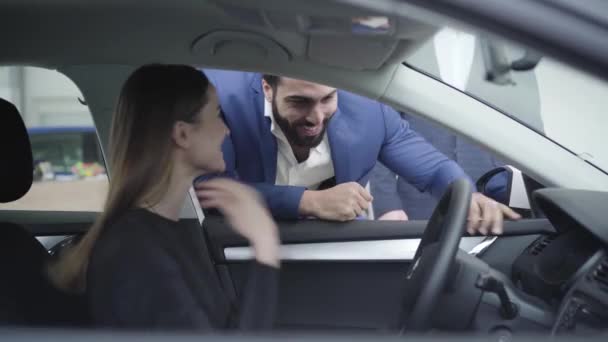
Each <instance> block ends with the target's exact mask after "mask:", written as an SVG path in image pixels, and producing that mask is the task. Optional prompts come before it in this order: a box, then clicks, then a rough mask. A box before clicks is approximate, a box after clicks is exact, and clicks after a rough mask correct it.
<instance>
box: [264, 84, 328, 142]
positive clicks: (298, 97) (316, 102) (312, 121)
mask: <svg viewBox="0 0 608 342" xmlns="http://www.w3.org/2000/svg"><path fill="white" fill-rule="evenodd" d="M262 84H263V88H264V96H265V97H266V99H267V100H269V101H270V102H271V103H272V113H273V116H274V119H275V121H276V123H277V125H279V127H281V130H283V133H284V134H285V136H286V137H287V140H289V143H290V144H291V145H292V146H295V147H308V148H312V147H316V146H317V145H319V144H320V143H321V141H322V140H323V135H324V134H325V130H326V128H327V123H328V122H329V119H330V118H331V117H332V115H333V114H334V113H335V112H336V109H337V107H338V94H337V91H336V88H331V87H328V86H324V85H321V84H318V83H312V82H308V81H302V80H298V79H294V78H287V77H281V78H280V80H279V83H278V85H277V87H276V91H273V89H272V87H270V85H269V84H267V83H266V82H265V81H262Z"/></svg>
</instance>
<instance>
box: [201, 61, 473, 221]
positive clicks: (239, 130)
mask: <svg viewBox="0 0 608 342" xmlns="http://www.w3.org/2000/svg"><path fill="white" fill-rule="evenodd" d="M204 72H205V74H206V75H207V77H209V80H210V81H211V82H212V83H213V84H214V85H215V87H216V89H217V93H218V96H219V99H220V105H221V107H222V110H223V112H224V117H225V120H226V124H227V125H228V127H229V129H230V135H229V137H228V138H227V139H226V141H225V143H224V146H223V152H224V159H225V161H226V171H227V173H228V174H230V175H232V176H235V177H237V178H238V179H240V180H241V181H244V182H247V183H249V184H251V185H252V186H254V187H255V188H257V189H258V190H259V191H260V192H261V193H262V194H263V196H264V197H265V199H266V201H267V203H268V206H269V208H270V210H271V211H272V213H273V215H275V216H276V217H281V218H297V217H298V216H299V214H298V208H299V205H300V199H301V197H302V194H303V193H304V191H305V190H306V189H305V188H303V187H297V186H277V185H275V179H276V171H277V170H276V168H277V142H276V140H275V137H274V135H273V134H272V132H271V131H270V119H269V118H267V117H265V116H264V95H263V92H262V81H261V79H262V77H261V75H260V74H257V73H247V72H240V71H224V70H204ZM327 134H328V139H329V145H330V148H331V155H332V161H333V166H334V171H335V177H336V183H337V184H340V183H346V182H351V181H356V182H359V183H360V184H362V185H365V183H367V181H368V178H369V174H370V172H371V170H372V169H373V168H374V166H375V165H376V161H377V160H380V161H381V162H382V163H383V164H384V165H386V166H387V167H388V168H390V169H391V170H393V171H394V172H395V173H397V174H399V175H400V176H401V177H403V178H404V179H406V180H407V181H408V182H410V183H411V184H412V185H414V186H415V187H416V188H418V189H420V190H421V191H428V192H430V193H432V194H433V195H435V196H441V194H443V192H444V190H445V189H446V187H447V186H448V185H449V184H450V183H451V182H452V181H454V180H455V179H457V178H461V177H467V176H466V174H465V173H464V171H463V170H462V169H461V168H460V167H459V166H458V165H457V164H456V163H455V162H454V161H452V160H450V159H448V158H447V157H446V156H444V155H443V154H441V153H440V152H439V151H437V150H436V149H435V148H434V147H433V146H432V145H430V144H429V143H427V142H426V141H425V140H424V139H423V138H421V137H420V136H419V135H418V134H416V133H415V132H414V131H412V130H411V129H410V127H409V125H408V123H407V122H406V121H404V120H402V119H401V116H400V115H399V114H398V113H397V112H396V111H395V110H393V109H392V108H390V107H388V106H386V105H383V104H381V103H379V102H376V101H373V100H370V99H367V98H365V97H361V96H358V95H355V94H352V93H349V92H346V91H338V109H337V111H336V113H335V114H334V115H333V117H332V118H331V120H330V121H329V124H328V127H327ZM467 178H468V177H467Z"/></svg>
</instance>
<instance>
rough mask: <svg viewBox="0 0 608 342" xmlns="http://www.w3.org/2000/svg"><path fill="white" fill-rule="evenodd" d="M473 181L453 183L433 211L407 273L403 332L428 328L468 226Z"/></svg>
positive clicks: (402, 320) (402, 316)
mask: <svg viewBox="0 0 608 342" xmlns="http://www.w3.org/2000/svg"><path fill="white" fill-rule="evenodd" d="M471 190H472V186H471V184H470V183H469V182H468V181H467V180H465V179H459V180H457V181H455V182H453V183H452V184H451V185H450V186H449V187H448V189H447V190H446V192H445V194H444V195H443V197H442V198H441V200H439V204H438V205H437V207H436V208H435V210H434V211H433V215H431V219H430V220H429V222H428V224H427V227H426V230H425V231H424V235H423V236H422V240H421V241H420V245H419V246H418V249H417V250H416V255H415V256H414V260H413V262H412V264H411V266H410V268H409V270H408V272H407V276H406V283H405V289H404V293H403V295H404V301H403V311H402V315H401V318H400V322H401V324H402V325H403V326H402V331H403V330H406V331H425V330H428V329H429V328H430V327H431V315H432V314H433V312H434V310H435V306H436V305H437V301H438V298H439V297H440V295H441V292H442V291H443V290H444V289H445V287H446V285H447V281H448V279H449V274H450V271H451V270H452V265H453V264H454V257H455V256H456V252H457V251H458V244H459V242H460V238H461V237H462V234H463V233H464V231H465V229H466V220H467V216H468V211H469V206H470V203H471Z"/></svg>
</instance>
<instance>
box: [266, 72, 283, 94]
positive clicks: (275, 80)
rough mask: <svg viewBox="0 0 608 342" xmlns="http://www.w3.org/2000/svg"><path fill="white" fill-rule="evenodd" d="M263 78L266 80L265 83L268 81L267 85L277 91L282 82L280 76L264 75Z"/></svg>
mask: <svg viewBox="0 0 608 342" xmlns="http://www.w3.org/2000/svg"><path fill="white" fill-rule="evenodd" d="M262 78H263V79H264V81H266V83H268V85H269V86H270V87H271V88H272V90H275V91H276V90H277V85H279V80H280V77H279V76H275V75H269V74H264V75H262Z"/></svg>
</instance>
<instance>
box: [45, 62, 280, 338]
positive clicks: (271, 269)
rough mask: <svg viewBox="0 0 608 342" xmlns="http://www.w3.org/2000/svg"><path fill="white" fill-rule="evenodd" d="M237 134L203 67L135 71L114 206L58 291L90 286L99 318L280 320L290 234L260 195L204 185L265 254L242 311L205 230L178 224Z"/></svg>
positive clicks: (65, 265)
mask: <svg viewBox="0 0 608 342" xmlns="http://www.w3.org/2000/svg"><path fill="white" fill-rule="evenodd" d="M226 134H228V129H227V128H226V126H225V125H224V122H223V120H222V118H221V115H220V108H219V105H218V99H217V96H216V94H215V89H214V87H213V86H212V85H211V84H210V83H209V82H208V80H207V78H206V77H205V75H204V74H203V73H201V72H200V71H198V70H196V69H194V68H191V67H188V66H178V65H148V66H143V67H141V68H139V69H138V70H136V71H135V72H134V73H133V74H132V75H131V76H130V77H129V78H128V80H127V81H126V83H125V85H124V87H123V88H122V91H121V93H120V97H119V100H118V104H117V108H116V112H115V114H114V117H113V121H112V132H111V139H110V158H111V163H110V166H111V178H110V189H109V193H108V197H107V200H106V205H105V210H104V213H103V214H102V215H101V216H100V217H99V219H98V220H97V222H95V224H94V225H93V227H92V228H91V229H90V230H89V231H88V232H87V234H86V235H85V236H84V237H83V238H82V240H81V241H80V242H79V244H77V245H76V246H75V247H74V248H72V249H70V250H68V251H66V253H64V254H63V255H62V257H61V259H60V260H59V261H58V262H57V263H56V264H54V265H52V266H51V268H50V271H51V273H50V274H51V277H52V279H53V280H54V282H55V283H56V284H57V285H58V286H60V287H62V288H65V289H72V290H80V291H84V290H86V294H87V297H88V300H89V305H90V310H91V315H92V318H93V323H94V324H95V325H98V326H106V327H123V328H141V329H149V328H159V329H180V328H191V329H207V330H208V329H223V328H242V329H258V328H269V327H271V325H272V321H273V316H274V311H275V303H276V296H277V279H278V268H279V258H278V247H279V238H278V233H277V227H276V224H275V222H274V221H273V220H272V218H271V216H270V214H269V212H268V211H267V210H266V209H265V208H264V206H263V205H262V203H261V200H260V198H259V197H258V195H257V194H256V193H255V192H254V191H253V190H251V189H250V188H248V187H246V186H245V185H242V184H240V183H237V182H235V181H231V180H227V179H215V180H210V181H207V182H205V184H206V185H205V186H204V191H203V193H202V194H201V195H202V196H203V199H204V201H203V202H202V204H203V205H204V206H205V207H213V208H217V209H218V210H219V211H221V212H222V213H223V214H224V215H225V217H226V219H227V220H228V222H229V223H230V224H231V226H232V227H233V229H234V230H236V231H237V232H238V233H240V234H241V235H243V236H244V237H245V238H246V239H247V240H249V242H250V243H251V245H252V248H253V250H254V252H255V259H256V261H255V263H254V264H253V265H252V269H251V272H250V276H249V281H248V287H247V289H246V290H245V291H244V293H243V296H242V302H241V305H240V308H239V310H237V307H239V306H237V305H235V303H231V301H230V300H229V298H228V297H227V295H226V293H225V292H224V291H223V290H222V286H221V283H220V281H219V279H218V277H217V275H216V273H215V270H214V267H213V265H212V263H211V260H210V259H209V257H208V255H209V254H208V253H207V250H206V245H205V241H204V239H203V236H202V235H201V234H200V230H199V229H192V227H191V226H189V227H188V226H184V225H183V224H180V223H179V222H178V220H179V217H180V211H181V209H182V207H183V205H184V202H185V201H186V199H187V196H188V190H189V188H190V186H191V184H192V181H193V179H194V178H195V177H196V176H198V175H200V174H201V173H211V172H218V171H222V170H223V169H224V167H225V165H224V160H223V156H222V150H221V145H222V142H223V140H224V138H225V136H226ZM199 194H200V193H199Z"/></svg>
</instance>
